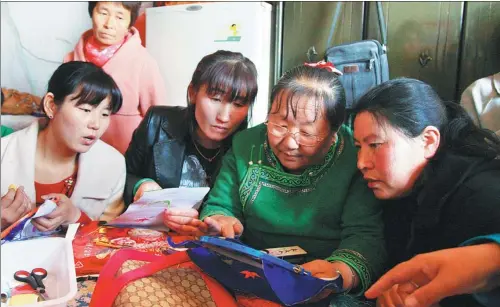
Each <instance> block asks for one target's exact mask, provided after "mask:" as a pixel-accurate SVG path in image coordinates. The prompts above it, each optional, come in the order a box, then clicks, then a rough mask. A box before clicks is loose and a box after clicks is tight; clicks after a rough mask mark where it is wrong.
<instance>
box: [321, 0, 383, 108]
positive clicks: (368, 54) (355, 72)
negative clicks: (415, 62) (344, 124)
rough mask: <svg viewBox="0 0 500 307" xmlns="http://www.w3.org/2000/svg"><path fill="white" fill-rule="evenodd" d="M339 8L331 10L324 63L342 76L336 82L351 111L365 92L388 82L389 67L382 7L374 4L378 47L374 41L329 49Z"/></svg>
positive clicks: (338, 5) (338, 4)
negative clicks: (332, 14) (338, 82)
mask: <svg viewBox="0 0 500 307" xmlns="http://www.w3.org/2000/svg"><path fill="white" fill-rule="evenodd" d="M341 5H342V4H341V2H338V3H337V6H336V9H335V14H334V16H333V21H332V27H331V29H330V35H329V37H328V43H327V45H326V46H327V50H326V52H325V61H327V62H331V63H333V65H335V67H336V68H337V69H338V70H340V71H341V72H342V73H343V75H342V76H339V79H340V82H341V83H342V85H343V86H344V89H345V93H346V99H347V106H346V107H347V109H351V108H352V107H353V104H354V103H355V102H356V101H357V100H358V99H359V98H360V97H361V96H362V95H363V94H364V93H366V92H367V91H368V90H369V89H371V88H372V87H375V86H376V85H379V84H381V83H382V82H384V81H387V80H389V65H388V63H387V52H386V44H387V32H386V28H385V23H384V15H383V12H382V4H381V3H380V2H376V5H377V15H378V21H379V26H380V32H381V34H382V44H380V43H379V42H378V41H376V40H363V41H359V42H354V43H347V44H342V45H339V46H334V47H329V46H330V44H331V41H332V38H333V33H334V31H335V26H336V24H337V21H338V18H339V14H340V6H341Z"/></svg>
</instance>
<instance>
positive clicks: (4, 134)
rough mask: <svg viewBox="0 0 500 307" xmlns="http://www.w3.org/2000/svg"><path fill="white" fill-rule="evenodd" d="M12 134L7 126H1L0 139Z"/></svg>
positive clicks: (12, 130) (11, 130)
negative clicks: (0, 135)
mask: <svg viewBox="0 0 500 307" xmlns="http://www.w3.org/2000/svg"><path fill="white" fill-rule="evenodd" d="M12 132H14V129H12V128H9V127H7V126H2V131H1V133H2V137H4V136H7V135H9V134H11V133H12Z"/></svg>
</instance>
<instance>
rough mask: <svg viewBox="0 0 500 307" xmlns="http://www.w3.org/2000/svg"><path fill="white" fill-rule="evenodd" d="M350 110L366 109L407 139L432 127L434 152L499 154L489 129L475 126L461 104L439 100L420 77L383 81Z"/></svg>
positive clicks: (498, 146) (499, 145) (486, 155)
mask: <svg viewBox="0 0 500 307" xmlns="http://www.w3.org/2000/svg"><path fill="white" fill-rule="evenodd" d="M352 112H353V113H354V114H358V113H360V112H369V113H371V114H372V115H373V116H374V117H375V118H376V119H377V120H379V121H380V120H386V121H387V122H388V123H389V124H390V125H391V126H393V127H394V128H396V129H398V130H399V131H401V132H402V133H404V134H405V135H406V136H408V137H409V138H415V137H417V136H418V135H420V134H421V133H422V131H423V130H424V129H425V127H427V126H434V127H436V128H438V129H439V131H440V132H441V143H440V146H439V150H438V153H439V152H440V151H443V150H453V151H455V152H457V153H460V154H464V155H472V156H480V157H486V158H490V159H492V158H495V157H497V156H498V155H500V139H499V138H498V137H497V136H496V135H495V134H494V133H493V132H492V131H489V130H486V129H481V128H479V127H477V126H476V125H475V124H474V122H473V121H472V119H471V118H470V116H469V115H468V114H467V112H466V111H465V109H464V108H462V106H460V105H459V104H458V103H455V102H449V101H443V100H442V99H441V98H440V97H439V95H438V94H437V92H436V91H435V90H434V89H433V88H432V87H431V86H430V85H428V84H426V83H424V82H422V81H420V80H416V79H409V78H399V79H393V80H390V81H387V82H384V83H383V84H381V85H379V86H377V87H375V88H373V89H371V90H370V91H368V92H367V93H366V94H365V95H363V96H362V97H361V98H360V99H359V100H358V102H357V103H356V105H355V107H354V108H353V110H352Z"/></svg>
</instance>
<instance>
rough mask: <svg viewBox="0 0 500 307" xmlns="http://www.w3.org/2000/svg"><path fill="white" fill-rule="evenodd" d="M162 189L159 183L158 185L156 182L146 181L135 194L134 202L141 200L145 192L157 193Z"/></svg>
mask: <svg viewBox="0 0 500 307" xmlns="http://www.w3.org/2000/svg"><path fill="white" fill-rule="evenodd" d="M161 189H162V188H161V187H160V185H159V184H158V183H156V181H145V182H143V183H142V184H141V185H140V186H139V188H138V189H137V191H136V192H135V195H134V202H136V201H137V200H138V199H139V198H141V197H142V195H144V193H145V192H149V191H156V190H161Z"/></svg>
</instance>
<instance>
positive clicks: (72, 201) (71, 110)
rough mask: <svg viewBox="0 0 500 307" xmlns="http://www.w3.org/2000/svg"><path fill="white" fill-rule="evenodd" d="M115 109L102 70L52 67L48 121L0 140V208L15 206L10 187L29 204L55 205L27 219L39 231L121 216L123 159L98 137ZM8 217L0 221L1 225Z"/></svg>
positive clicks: (113, 92)
mask: <svg viewBox="0 0 500 307" xmlns="http://www.w3.org/2000/svg"><path fill="white" fill-rule="evenodd" d="M121 104H122V95H121V93H120V90H119V88H118V86H117V85H116V83H115V82H114V81H113V79H112V78H111V77H110V76H109V75H108V74H106V73H105V72H104V71H103V70H102V69H101V68H99V67H97V66H96V65H94V64H92V63H86V62H68V63H65V64H62V65H61V66H59V68H57V70H56V71H55V72H54V74H53V76H52V77H51V79H50V81H49V85H48V92H47V94H45V96H44V97H43V101H42V105H43V109H44V111H45V113H46V115H47V117H48V119H47V118H46V119H42V120H40V121H38V122H34V123H33V124H32V125H31V126H29V127H27V128H25V129H23V130H20V131H17V132H15V133H13V134H11V135H9V136H8V137H5V138H2V144H1V146H2V156H1V157H2V160H1V163H2V164H1V176H2V182H1V194H2V195H4V197H2V200H1V202H2V203H1V205H2V209H4V207H6V208H9V207H11V206H12V203H14V202H15V201H16V198H15V197H8V196H9V195H10V194H14V195H15V193H14V192H13V191H9V190H12V188H11V187H9V185H10V184H16V185H21V186H22V187H23V188H24V193H25V194H26V196H27V198H28V199H29V200H30V201H31V202H32V203H34V202H35V203H36V204H37V205H39V204H41V203H43V202H44V200H45V199H47V198H51V199H53V200H55V202H56V203H57V205H58V206H57V208H56V210H54V211H53V212H52V213H50V214H49V215H47V216H45V217H40V218H37V219H35V220H34V221H33V224H34V225H35V227H37V228H38V229H39V230H42V231H48V230H53V229H55V228H57V227H58V226H59V225H64V224H69V223H74V222H83V223H84V222H86V221H89V220H95V219H101V220H109V219H111V218H113V217H115V216H117V215H118V214H120V213H121V211H122V210H123V201H122V198H123V188H124V184H125V159H124V157H123V156H122V155H121V154H120V153H119V152H118V151H117V150H115V149H114V148H113V147H111V146H109V145H107V144H105V143H104V142H102V141H100V140H99V138H100V137H101V136H102V135H103V133H104V132H105V131H106V129H107V128H108V125H109V121H110V115H111V114H114V113H116V112H117V111H118V110H119V109H120V107H121ZM11 196H12V195H11ZM19 217H20V216H19ZM19 217H17V218H19ZM12 219H13V220H12V221H6V220H3V219H2V228H4V227H5V226H8V224H11V223H13V222H15V220H16V219H15V217H13V218H12Z"/></svg>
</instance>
